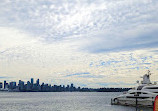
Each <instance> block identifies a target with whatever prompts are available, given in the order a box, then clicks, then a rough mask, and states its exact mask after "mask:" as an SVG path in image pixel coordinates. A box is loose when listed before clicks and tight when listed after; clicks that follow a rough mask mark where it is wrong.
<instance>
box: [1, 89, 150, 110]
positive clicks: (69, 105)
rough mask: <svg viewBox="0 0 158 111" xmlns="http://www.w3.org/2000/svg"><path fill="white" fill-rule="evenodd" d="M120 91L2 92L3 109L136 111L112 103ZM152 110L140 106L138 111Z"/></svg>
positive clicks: (133, 108)
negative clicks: (111, 100) (112, 99)
mask: <svg viewBox="0 0 158 111" xmlns="http://www.w3.org/2000/svg"><path fill="white" fill-rule="evenodd" d="M117 95H120V93H116V92H115V93H111V92H108V93H107V92H0V108H1V109H0V110H2V111H135V107H129V106H118V105H110V99H111V98H112V97H114V96H117ZM140 110H142V111H152V109H150V108H144V109H143V108H139V110H138V111H140Z"/></svg>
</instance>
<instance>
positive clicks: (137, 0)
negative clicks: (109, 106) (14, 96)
mask: <svg viewBox="0 0 158 111" xmlns="http://www.w3.org/2000/svg"><path fill="white" fill-rule="evenodd" d="M157 9H158V1H157V0H38V1H37V0H1V1H0V81H1V82H2V81H4V80H7V81H18V80H19V79H21V80H24V81H25V82H26V81H28V80H30V78H34V79H37V78H39V79H40V83H42V82H45V83H49V84H52V85H53V84H57V85H60V84H62V85H67V84H70V83H74V85H75V86H81V87H91V88H99V87H133V86H135V85H136V84H135V83H136V81H137V80H140V77H141V76H143V74H145V73H147V70H150V71H151V72H152V76H151V80H152V81H158V10H157Z"/></svg>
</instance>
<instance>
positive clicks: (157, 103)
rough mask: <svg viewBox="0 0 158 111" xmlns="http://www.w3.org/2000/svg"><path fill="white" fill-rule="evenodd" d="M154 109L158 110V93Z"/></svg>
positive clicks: (154, 110)
mask: <svg viewBox="0 0 158 111" xmlns="http://www.w3.org/2000/svg"><path fill="white" fill-rule="evenodd" d="M153 111H158V95H157V96H156V97H155V102H154V108H153Z"/></svg>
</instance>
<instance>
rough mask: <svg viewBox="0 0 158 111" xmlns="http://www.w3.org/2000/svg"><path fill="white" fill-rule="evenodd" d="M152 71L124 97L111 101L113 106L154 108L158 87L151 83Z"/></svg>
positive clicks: (124, 94) (123, 95)
mask: <svg viewBox="0 0 158 111" xmlns="http://www.w3.org/2000/svg"><path fill="white" fill-rule="evenodd" d="M150 75H151V73H150V71H148V73H147V74H145V75H144V76H143V77H142V78H143V81H141V83H140V84H139V85H138V86H137V87H135V88H132V89H131V90H129V91H128V92H126V93H123V94H122V95H120V96H118V97H115V98H113V99H111V104H116V105H129V106H147V107H153V103H154V101H155V97H156V96H157V95H158V85H157V84H156V82H155V83H151V81H150ZM137 83H139V81H137Z"/></svg>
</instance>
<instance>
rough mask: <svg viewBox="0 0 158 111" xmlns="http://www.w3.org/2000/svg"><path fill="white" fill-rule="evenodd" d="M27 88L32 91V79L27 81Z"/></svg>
mask: <svg viewBox="0 0 158 111" xmlns="http://www.w3.org/2000/svg"><path fill="white" fill-rule="evenodd" d="M26 90H27V91H31V83H30V81H27V85H26Z"/></svg>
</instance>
